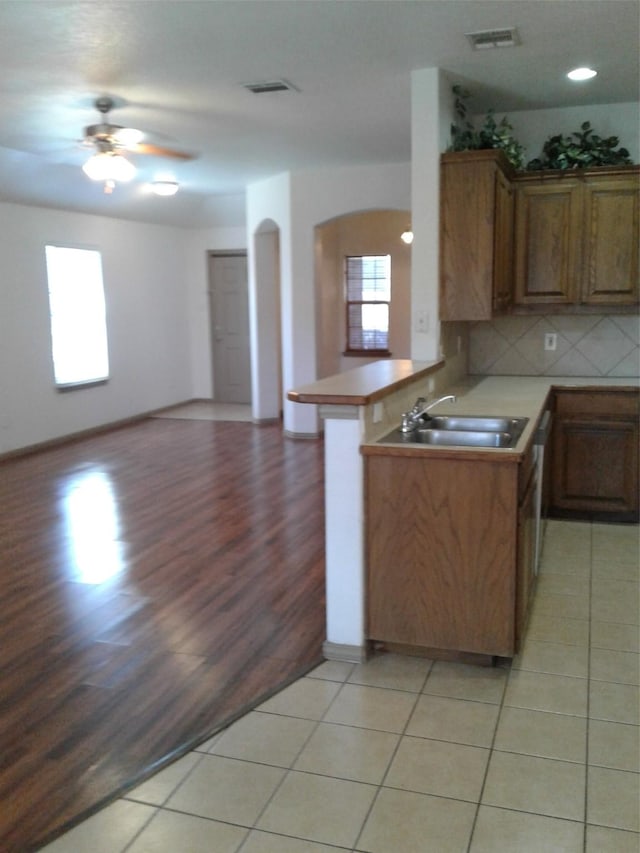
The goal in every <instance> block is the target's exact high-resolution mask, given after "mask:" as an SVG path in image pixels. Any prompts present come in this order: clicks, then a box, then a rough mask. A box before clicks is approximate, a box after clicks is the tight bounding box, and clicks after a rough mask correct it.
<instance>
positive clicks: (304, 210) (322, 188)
mask: <svg viewBox="0 0 640 853" xmlns="http://www.w3.org/2000/svg"><path fill="white" fill-rule="evenodd" d="M409 207H410V168H409V164H407V163H394V164H381V165H367V166H357V167H350V168H346V167H345V168H334V169H322V170H310V171H307V172H296V173H289V174H287V175H281V176H277V177H276V178H273V179H271V180H269V181H261V182H260V183H257V184H253V185H251V186H250V187H249V191H248V195H247V219H248V227H247V230H248V232H249V234H254V233H255V231H256V229H257V228H258V227H259V225H260V223H261V222H262V221H263V220H267V219H271V220H273V221H274V222H275V223H276V224H277V226H278V228H279V229H280V261H281V298H282V349H283V359H284V360H283V386H284V389H283V390H284V393H285V397H286V393H287V391H289V390H291V389H292V388H297V387H300V386H301V385H305V384H307V383H309V382H314V381H315V380H316V378H317V377H316V346H315V334H316V330H315V281H314V229H315V226H316V225H319V224H320V223H323V222H326V221H327V220H330V219H333V218H334V217H336V216H342V215H344V214H345V213H352V212H354V211H361V210H375V209H380V208H390V209H398V210H406V209H407V208H409ZM249 253H250V258H251V254H252V252H251V248H250V249H249ZM249 281H250V288H251V287H255V270H253V269H252V264H250V274H249ZM265 307H266V306H265ZM256 316H257V315H256ZM260 319H261V321H262V319H263V315H262V314H260ZM254 416H255V412H254ZM284 428H285V430H286V431H287V432H289V433H293V434H304V435H312V434H314V433H316V432H317V431H318V420H317V414H316V411H315V406H311V405H300V404H298V403H291V402H289V401H288V400H286V399H285V401H284Z"/></svg>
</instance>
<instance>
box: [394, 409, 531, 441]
mask: <svg viewBox="0 0 640 853" xmlns="http://www.w3.org/2000/svg"><path fill="white" fill-rule="evenodd" d="M528 421H529V419H528V418H510V417H485V416H475V415H434V416H433V417H428V418H426V419H425V420H423V421H420V422H419V423H418V425H417V426H416V427H414V429H412V430H410V431H409V432H403V431H402V430H401V429H399V428H396V429H394V430H392V432H390V433H388V435H385V436H384V438H381V439H380V442H381V443H384V444H388V443H392V444H398V443H402V444H431V445H441V446H445V447H515V445H516V444H517V443H518V439H519V438H520V436H521V435H522V431H523V430H524V428H525V426H526V425H527V423H528Z"/></svg>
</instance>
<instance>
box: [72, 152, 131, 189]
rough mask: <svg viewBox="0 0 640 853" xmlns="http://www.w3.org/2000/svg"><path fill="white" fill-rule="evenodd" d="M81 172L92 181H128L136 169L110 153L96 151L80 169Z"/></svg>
mask: <svg viewBox="0 0 640 853" xmlns="http://www.w3.org/2000/svg"><path fill="white" fill-rule="evenodd" d="M82 171H83V172H84V173H85V175H87V176H88V177H89V178H91V180H92V181H105V182H107V181H130V180H131V179H132V178H133V177H134V175H135V174H136V167H135V166H134V165H133V163H131V161H129V160H127V158H126V157H123V156H122V154H116V153H114V152H112V151H98V152H97V153H96V154H93V155H92V156H91V157H89V159H88V160H87V162H86V163H85V164H84V166H83V167H82Z"/></svg>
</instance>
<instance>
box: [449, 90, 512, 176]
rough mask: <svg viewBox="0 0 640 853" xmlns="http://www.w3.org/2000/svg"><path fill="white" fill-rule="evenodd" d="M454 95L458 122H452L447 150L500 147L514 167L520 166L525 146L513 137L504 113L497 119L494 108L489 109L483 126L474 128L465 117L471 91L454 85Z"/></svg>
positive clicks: (475, 149)
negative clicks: (467, 100) (499, 119)
mask: <svg viewBox="0 0 640 853" xmlns="http://www.w3.org/2000/svg"><path fill="white" fill-rule="evenodd" d="M452 91H453V94H454V95H455V96H456V99H455V103H454V109H455V113H456V116H457V117H458V120H459V124H452V125H451V145H450V146H449V149H448V150H449V151H477V150H484V149H488V148H501V149H502V150H503V151H504V153H505V154H506V156H507V159H508V160H509V162H510V163H511V165H512V166H513V167H514V169H522V164H523V162H524V148H523V146H522V145H521V144H520V143H519V142H518V140H517V139H515V137H514V136H513V128H512V126H511V125H510V124H509V122H508V121H507V117H506V116H504V117H503V118H502V120H501V121H500V122H497V121H496V119H495V116H494V111H493V110H489V111H488V112H487V115H486V117H485V119H484V123H483V124H482V126H481V127H480V128H479V129H478V130H476V128H475V126H474V124H473V122H471V121H469V119H468V118H467V105H466V103H465V101H466V99H467V98H468V97H470V93H469V92H468V91H467V90H466V89H463V88H462V86H454V87H453V90H452Z"/></svg>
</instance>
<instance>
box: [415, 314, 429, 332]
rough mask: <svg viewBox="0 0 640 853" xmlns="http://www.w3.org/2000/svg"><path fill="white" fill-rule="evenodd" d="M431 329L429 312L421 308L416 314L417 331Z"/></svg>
mask: <svg viewBox="0 0 640 853" xmlns="http://www.w3.org/2000/svg"><path fill="white" fill-rule="evenodd" d="M427 331H429V312H428V311H425V310H424V309H421V310H420V311H418V313H417V315H416V332H427Z"/></svg>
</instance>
